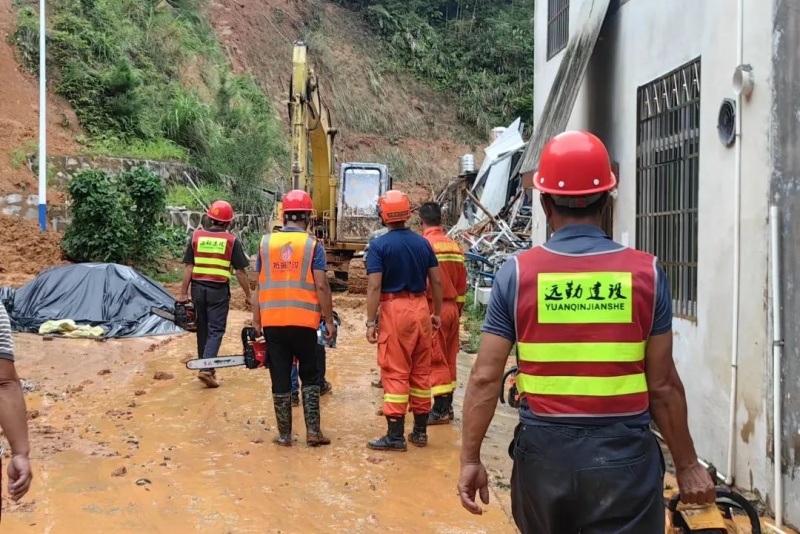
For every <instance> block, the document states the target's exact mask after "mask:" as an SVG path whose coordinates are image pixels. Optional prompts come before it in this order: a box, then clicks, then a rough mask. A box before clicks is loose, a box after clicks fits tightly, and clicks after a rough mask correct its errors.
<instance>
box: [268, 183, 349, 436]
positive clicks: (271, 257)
mask: <svg viewBox="0 0 800 534" xmlns="http://www.w3.org/2000/svg"><path fill="white" fill-rule="evenodd" d="M312 210H313V205H312V203H311V197H310V196H308V193H306V192H304V191H300V190H293V191H289V192H288V193H287V194H286V196H285V197H284V198H283V228H282V229H281V230H280V231H278V232H273V233H271V234H268V235H266V236H264V238H262V240H261V247H260V251H259V255H258V260H257V261H256V271H258V273H259V276H258V298H257V299H256V300H255V302H253V326H254V327H255V328H256V330H257V331H258V330H263V333H264V337H265V338H266V342H267V352H268V356H269V361H270V366H269V374H270V377H271V379H272V399H273V402H274V405H275V419H276V420H277V425H278V436H277V437H276V438H275V440H274V442H275V443H277V444H278V445H282V446H286V447H289V446H291V445H292V384H291V376H292V362H293V360H294V359H295V358H297V361H298V365H299V375H300V380H301V382H302V388H301V391H302V397H303V414H304V417H305V423H306V443H307V444H308V445H309V446H312V447H313V446H318V445H328V444H330V442H331V441H330V439H329V438H327V437H326V436H325V435H323V433H322V430H321V428H320V406H319V397H320V386H319V380H320V379H319V368H318V366H317V328H318V327H319V324H320V317H323V318H324V322H325V329H326V337H328V338H333V337H334V336H336V325H335V323H334V318H333V303H332V299H331V289H330V286H329V285H328V279H327V277H326V271H327V269H328V266H327V262H326V260H325V249H324V248H323V246H322V245H321V244H320V243H319V242H318V241H317V240H316V239H315V238H314V236H312V235H309V234H308V232H307V231H306V229H307V226H308V222H309V217H310V215H311V211H312Z"/></svg>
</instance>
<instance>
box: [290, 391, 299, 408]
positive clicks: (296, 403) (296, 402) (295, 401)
mask: <svg viewBox="0 0 800 534" xmlns="http://www.w3.org/2000/svg"><path fill="white" fill-rule="evenodd" d="M297 406H300V393H292V407H297Z"/></svg>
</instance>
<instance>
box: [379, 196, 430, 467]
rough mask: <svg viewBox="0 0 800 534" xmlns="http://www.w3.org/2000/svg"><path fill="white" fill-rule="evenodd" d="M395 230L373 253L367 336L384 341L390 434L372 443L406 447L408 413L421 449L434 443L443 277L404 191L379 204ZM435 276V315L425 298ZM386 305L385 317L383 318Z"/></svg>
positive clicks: (412, 437)
mask: <svg viewBox="0 0 800 534" xmlns="http://www.w3.org/2000/svg"><path fill="white" fill-rule="evenodd" d="M378 206H379V209H380V215H381V220H382V221H383V223H384V224H385V225H386V226H387V227H388V228H389V231H388V232H387V233H386V234H384V235H382V236H380V237H378V238H376V239H375V240H374V241H373V242H372V244H371V245H370V247H369V252H368V254H367V275H368V277H369V281H368V286H367V323H366V327H367V340H368V341H369V342H370V343H373V344H376V343H377V345H378V365H379V366H380V368H381V382H382V384H383V390H384V395H383V414H384V416H385V417H386V421H387V426H388V429H387V432H386V435H385V436H383V437H382V438H378V439H375V440H372V441H370V442H369V443H368V444H367V446H368V447H369V448H370V449H376V450H394V451H405V450H406V449H407V447H406V438H405V436H404V434H405V414H406V411H407V410H408V408H409V407H410V408H411V410H410V411H411V412H413V414H414V426H413V430H412V432H411V433H410V434H409V436H408V439H409V440H410V441H411V442H412V443H413V444H414V445H417V446H418V447H424V446H425V445H427V443H428V435H427V425H428V413H429V411H430V408H431V382H430V380H431V377H430V372H431V351H432V336H433V329H438V328H439V327H440V326H441V313H442V281H441V277H440V274H439V264H438V262H437V260H436V255H435V254H434V252H433V249H432V248H431V246H430V244H429V243H428V242H427V241H426V240H425V239H424V238H423V237H421V236H420V235H418V234H416V233H414V232H413V231H411V230H410V229H408V228H406V226H405V224H406V221H408V219H409V218H410V217H411V202H410V200H409V199H408V197H407V196H406V195H405V194H403V193H401V192H400V191H394V190H392V191H387V192H386V194H385V195H384V196H383V197H381V198H380V200H379V202H378ZM428 280H430V287H431V293H432V302H433V313H431V311H430V308H429V307H428V301H427V299H426V298H425V295H426V288H427V285H428ZM378 305H380V319H378Z"/></svg>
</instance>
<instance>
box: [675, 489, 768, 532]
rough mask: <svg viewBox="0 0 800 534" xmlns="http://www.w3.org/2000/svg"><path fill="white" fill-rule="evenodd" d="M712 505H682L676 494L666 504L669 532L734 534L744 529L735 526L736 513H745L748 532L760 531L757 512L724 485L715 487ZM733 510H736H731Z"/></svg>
mask: <svg viewBox="0 0 800 534" xmlns="http://www.w3.org/2000/svg"><path fill="white" fill-rule="evenodd" d="M716 491H717V500H716V503H715V504H712V505H709V506H704V507H688V506H686V505H683V504H681V502H680V499H681V496H680V493H675V494H674V495H673V496H672V497H671V498H670V500H669V502H668V503H667V512H668V513H667V516H668V517H667V518H668V521H669V526H668V528H667V533H668V534H690V533H693V532H694V533H705V534H734V533H738V532H746V531H745V530H742V529H740V528H739V526H738V525H737V523H738V522H736V521H735V519H734V516H735V515H742V514H744V515H746V516H747V518H748V520H749V522H750V530H749V532H750V533H751V534H761V520H760V519H759V518H758V512H756V509H755V508H754V507H753V505H752V504H750V501H748V500H747V499H746V498H745V497H744V496H743V495H741V494H739V493H736V492H735V491H733V490H732V489H730V488H728V487H725V486H717V488H716ZM734 511H735V512H736V513H734Z"/></svg>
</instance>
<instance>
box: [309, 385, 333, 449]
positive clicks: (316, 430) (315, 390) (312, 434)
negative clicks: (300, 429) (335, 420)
mask: <svg viewBox="0 0 800 534" xmlns="http://www.w3.org/2000/svg"><path fill="white" fill-rule="evenodd" d="M303 415H304V416H305V418H306V445H308V446H309V447H318V446H320V445H330V444H331V440H330V439H329V438H327V437H325V436H323V435H322V430H320V415H319V386H308V387H304V388H303Z"/></svg>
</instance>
